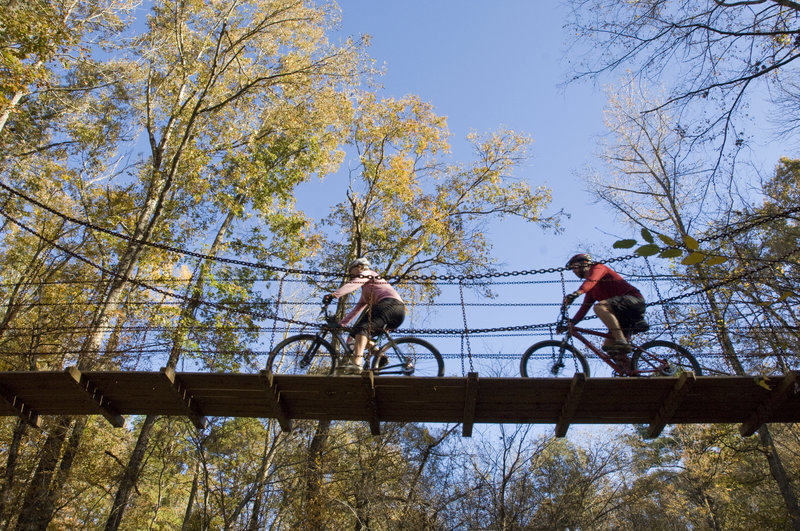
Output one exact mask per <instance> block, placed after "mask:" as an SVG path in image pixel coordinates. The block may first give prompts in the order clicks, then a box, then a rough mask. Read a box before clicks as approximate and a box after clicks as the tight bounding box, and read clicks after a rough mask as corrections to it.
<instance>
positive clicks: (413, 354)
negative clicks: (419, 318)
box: [372, 337, 444, 376]
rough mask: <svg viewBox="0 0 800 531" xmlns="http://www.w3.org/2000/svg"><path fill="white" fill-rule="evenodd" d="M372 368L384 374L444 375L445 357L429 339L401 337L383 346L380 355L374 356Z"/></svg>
mask: <svg viewBox="0 0 800 531" xmlns="http://www.w3.org/2000/svg"><path fill="white" fill-rule="evenodd" d="M382 357H383V358H384V359H385V360H386V361H385V364H384V362H382V361H381V358H382ZM372 370H373V372H374V373H375V374H383V375H392V374H393V375H404V376H444V359H443V358H442V355H441V354H439V351H438V350H436V347H434V346H433V345H431V344H430V343H428V342H427V341H424V340H422V339H417V338H416V337H399V338H397V339H392V340H391V341H389V342H388V343H386V344H385V345H383V346H382V347H381V349H380V350H379V351H378V355H377V356H374V357H373V358H372Z"/></svg>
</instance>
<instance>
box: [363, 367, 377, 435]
mask: <svg viewBox="0 0 800 531" xmlns="http://www.w3.org/2000/svg"><path fill="white" fill-rule="evenodd" d="M361 384H362V385H361V388H362V389H363V390H364V402H365V404H366V406H367V417H368V418H369V431H370V433H372V435H380V434H381V423H380V421H379V420H378V402H377V401H376V400H375V375H374V374H373V373H372V371H364V372H362V373H361Z"/></svg>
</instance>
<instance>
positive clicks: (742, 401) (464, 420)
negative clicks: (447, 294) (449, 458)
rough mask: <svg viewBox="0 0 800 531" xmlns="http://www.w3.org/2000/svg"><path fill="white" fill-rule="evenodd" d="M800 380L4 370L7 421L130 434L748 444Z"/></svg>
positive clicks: (789, 408) (793, 403) (781, 410)
mask: <svg viewBox="0 0 800 531" xmlns="http://www.w3.org/2000/svg"><path fill="white" fill-rule="evenodd" d="M798 375H800V372H790V373H788V374H787V375H785V376H776V377H769V378H763V377H738V376H713V377H708V376H695V375H694V374H693V373H691V372H684V373H681V374H680V375H679V376H677V377H670V378H586V377H584V375H583V374H576V375H575V376H574V377H572V378H483V377H479V375H478V374H477V373H474V372H471V373H469V374H468V375H467V376H466V377H442V378H435V377H430V378H425V377H402V376H401V377H392V376H377V377H376V376H373V374H372V373H371V372H365V373H363V374H362V375H360V376H317V375H307V376H295V375H276V374H272V373H270V372H267V371H261V372H259V373H254V374H243V373H193V372H176V371H174V370H172V369H170V368H162V369H161V370H160V371H149V372H144V371H133V372H132V371H88V372H81V371H80V370H78V369H77V368H75V367H68V368H67V369H66V370H64V371H26V372H18V371H9V372H0V415H4V416H18V417H20V418H22V419H24V421H25V422H27V423H28V424H30V425H31V426H35V427H41V425H42V417H43V416H45V415H102V416H103V417H104V418H105V419H106V420H107V421H108V422H109V423H110V424H111V425H113V426H115V427H122V426H123V425H124V424H125V415H166V416H178V417H186V418H188V419H189V420H190V421H191V422H192V423H193V424H194V425H195V427H197V428H198V429H203V428H204V427H205V426H206V424H207V417H209V416H213V417H252V418H269V419H276V420H277V421H278V422H279V424H280V426H281V428H282V429H283V430H284V431H290V430H291V429H292V427H293V425H294V424H295V422H296V421H300V420H330V421H334V420H339V421H355V422H366V423H368V424H369V426H370V430H371V432H372V433H373V434H374V435H379V434H380V432H381V428H380V426H381V423H383V422H420V423H451V424H452V423H459V424H461V425H462V435H463V436H465V437H469V436H471V435H472V430H473V426H474V425H475V424H498V423H507V424H551V425H554V426H555V435H556V436H558V437H563V436H565V435H566V433H567V430H568V429H569V427H570V425H573V424H642V425H646V426H647V430H646V433H647V436H649V437H657V436H658V435H659V434H660V433H661V432H662V430H663V429H664V427H665V426H667V425H669V424H693V423H738V424H740V433H741V434H742V435H743V436H747V435H751V434H753V433H754V432H755V431H756V430H757V429H758V428H759V427H760V426H761V425H763V424H765V423H770V422H798V421H800V380H799V379H798Z"/></svg>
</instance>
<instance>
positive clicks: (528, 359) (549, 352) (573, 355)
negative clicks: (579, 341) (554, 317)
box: [519, 339, 590, 378]
mask: <svg viewBox="0 0 800 531" xmlns="http://www.w3.org/2000/svg"><path fill="white" fill-rule="evenodd" d="M562 349H563V353H562ZM578 372H582V373H583V374H584V375H586V377H587V378H588V377H589V375H590V370H589V363H588V362H587V361H586V358H585V357H584V356H583V354H581V353H580V352H578V349H576V348H575V347H573V346H572V345H570V344H569V343H564V342H562V341H558V340H555V339H551V340H547V341H540V342H538V343H536V344H534V345H532V346H531V347H530V348H528V350H526V351H525V353H524V354H523V355H522V360H520V363H519V373H520V374H521V375H522V376H523V378H556V377H559V378H571V377H572V376H573V375H574V374H575V373H578Z"/></svg>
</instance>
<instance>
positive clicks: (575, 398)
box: [556, 372, 586, 437]
mask: <svg viewBox="0 0 800 531" xmlns="http://www.w3.org/2000/svg"><path fill="white" fill-rule="evenodd" d="M584 385H586V375H585V374H583V373H582V372H576V373H575V375H574V376H573V377H572V382H571V384H570V386H569V393H568V394H567V398H566V399H565V400H564V405H563V406H562V408H561V415H560V416H559V417H558V422H557V423H556V437H564V436H565V435H566V434H567V430H568V429H569V425H570V423H571V422H572V418H573V416H574V415H575V410H576V409H578V404H580V403H581V395H582V394H583V387H584Z"/></svg>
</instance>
